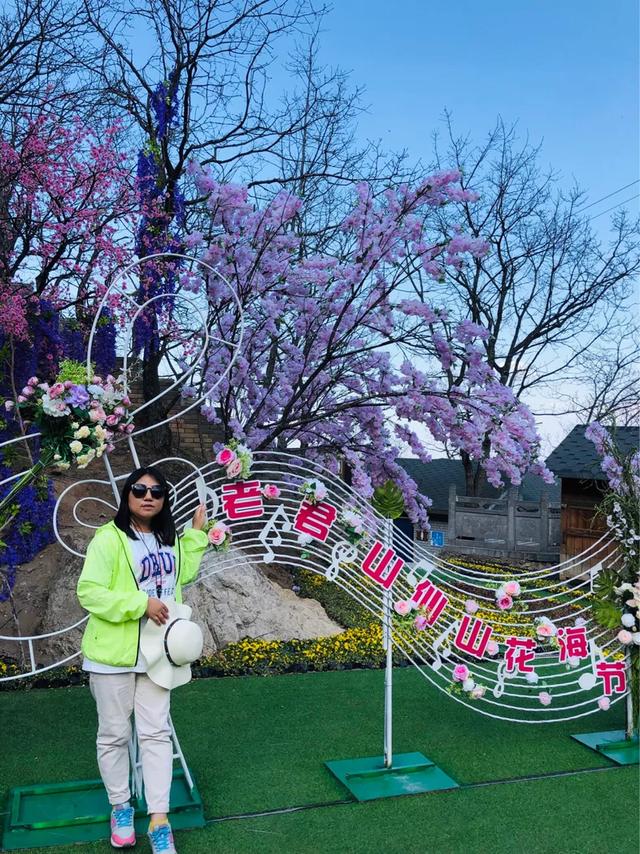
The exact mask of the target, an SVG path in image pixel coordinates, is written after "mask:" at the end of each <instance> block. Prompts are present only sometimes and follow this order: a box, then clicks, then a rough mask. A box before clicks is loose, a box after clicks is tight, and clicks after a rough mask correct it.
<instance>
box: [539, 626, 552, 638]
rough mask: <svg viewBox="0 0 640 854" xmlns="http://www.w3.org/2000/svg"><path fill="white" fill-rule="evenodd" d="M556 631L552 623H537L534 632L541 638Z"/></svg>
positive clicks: (550, 635) (549, 635) (549, 636)
mask: <svg viewBox="0 0 640 854" xmlns="http://www.w3.org/2000/svg"><path fill="white" fill-rule="evenodd" d="M555 633H556V627H555V626H554V625H553V623H538V625H537V626H536V634H537V635H538V637H541V638H552V637H553V636H554V635H555Z"/></svg>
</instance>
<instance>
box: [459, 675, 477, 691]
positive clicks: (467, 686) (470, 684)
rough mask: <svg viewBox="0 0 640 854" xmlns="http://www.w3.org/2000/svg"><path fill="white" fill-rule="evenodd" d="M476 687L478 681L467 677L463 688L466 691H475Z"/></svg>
mask: <svg viewBox="0 0 640 854" xmlns="http://www.w3.org/2000/svg"><path fill="white" fill-rule="evenodd" d="M475 687H476V683H475V682H474V680H473V679H471V678H469V679H465V680H464V682H463V683H462V688H463V690H464V691H473V689H474V688H475Z"/></svg>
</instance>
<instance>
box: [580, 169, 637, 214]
mask: <svg viewBox="0 0 640 854" xmlns="http://www.w3.org/2000/svg"><path fill="white" fill-rule="evenodd" d="M638 183H640V178H637V179H636V180H635V181H632V182H631V183H630V184H625V185H624V187H618V189H617V190H614V191H613V192H612V193H607V195H606V196H602V198H601V199H596V200H595V202H590V204H588V205H583V206H582V207H581V208H578V209H577V210H576V213H582V211H586V210H587V209H588V208H592V207H593V206H594V205H598V204H600V202H604V201H605V199H610V198H611V196H616V195H617V194H618V193H621V192H622V191H623V190H626V189H628V188H629V187H633V185H634V184H638ZM634 198H635V196H634ZM620 204H622V205H624V204H625V202H620ZM597 216H600V214H597Z"/></svg>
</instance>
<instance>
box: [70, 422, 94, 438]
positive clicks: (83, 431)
mask: <svg viewBox="0 0 640 854" xmlns="http://www.w3.org/2000/svg"><path fill="white" fill-rule="evenodd" d="M90 435H91V430H89V428H88V427H87V425H86V424H83V425H82V427H81V428H80V429H79V430H77V431H76V432H75V434H74V436H75V438H76V439H86V438H87V436H90Z"/></svg>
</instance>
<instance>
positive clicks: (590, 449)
mask: <svg viewBox="0 0 640 854" xmlns="http://www.w3.org/2000/svg"><path fill="white" fill-rule="evenodd" d="M586 428H587V425H586V424H579V425H577V426H576V427H574V428H573V430H572V431H571V433H569V435H568V436H567V437H566V439H563V440H562V442H560V444H559V445H558V447H557V448H556V449H555V450H554V451H552V452H551V454H549V456H548V457H547V466H548V467H549V468H550V469H551V471H552V472H553V473H554V474H555V475H556V477H565V478H566V477H571V478H576V479H579V480H604V479H605V478H604V474H603V473H602V469H601V468H600V457H599V456H598V454H597V452H596V449H595V446H594V444H593V442H590V441H589V439H587V438H585V435H584V431H585V430H586ZM615 442H616V445H617V446H618V448H620V450H621V451H622V453H623V454H624V455H625V456H626V455H627V454H629V453H630V452H631V451H634V450H637V449H638V448H640V428H639V427H618V428H617V429H616V433H615Z"/></svg>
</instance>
